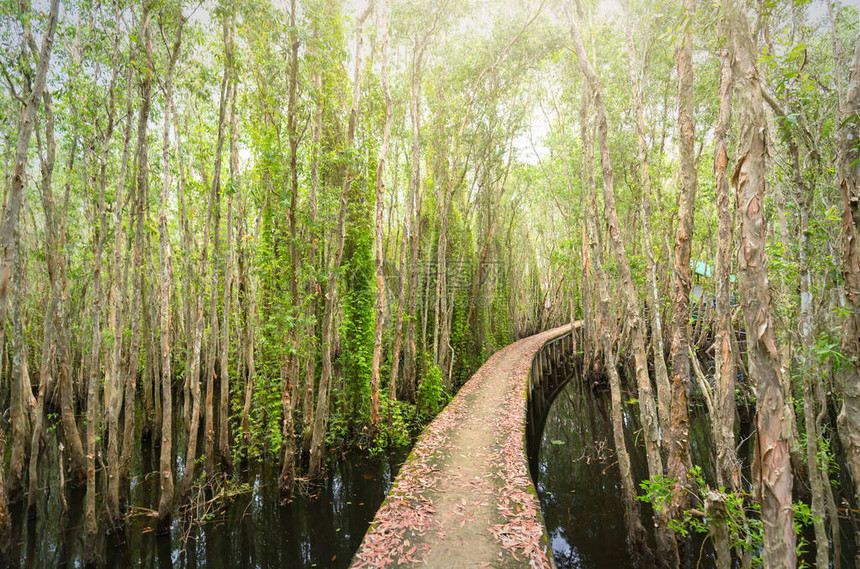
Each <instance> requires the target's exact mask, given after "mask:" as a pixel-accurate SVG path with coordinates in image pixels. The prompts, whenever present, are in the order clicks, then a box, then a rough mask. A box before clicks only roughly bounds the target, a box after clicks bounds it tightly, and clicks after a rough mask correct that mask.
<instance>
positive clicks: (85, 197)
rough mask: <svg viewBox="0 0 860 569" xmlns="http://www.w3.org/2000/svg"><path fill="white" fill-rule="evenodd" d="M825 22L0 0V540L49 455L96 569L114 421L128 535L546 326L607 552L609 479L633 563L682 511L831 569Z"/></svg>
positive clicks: (771, 0)
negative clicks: (567, 334)
mask: <svg viewBox="0 0 860 569" xmlns="http://www.w3.org/2000/svg"><path fill="white" fill-rule="evenodd" d="M858 32H860V27H858V11H857V8H856V6H845V5H842V4H840V3H839V2H838V1H837V0H767V1H764V0H762V1H756V2H746V1H744V0H721V1H717V0H684V1H683V2H679V1H671V0H657V1H654V2H650V1H649V2H644V1H640V0H617V1H616V0H599V1H591V0H529V1H524V2H516V3H509V2H502V1H498V0H469V1H465V2H452V1H450V0H427V1H422V2H413V1H410V0H366V1H364V0H362V1H358V2H356V3H344V2H340V1H338V0H289V1H286V0H284V1H281V2H273V1H271V0H264V1H246V0H212V1H206V2H196V3H195V2H186V1H185V0H143V1H140V2H128V1H125V0H106V1H96V2H94V1H92V0H66V1H64V2H62V3H61V2H60V1H59V0H50V1H48V0H46V1H44V2H40V3H31V2H29V1H20V2H6V3H4V4H3V5H2V6H0V44H2V49H0V72H2V88H0V133H2V138H1V139H0V159H2V162H3V212H2V225H0V245H2V256H0V419H2V420H0V536H2V537H0V552H5V551H7V550H8V548H9V547H10V543H9V540H8V535H9V532H8V531H6V530H5V528H6V527H7V524H9V520H10V517H9V507H8V505H9V502H10V501H11V502H14V501H20V500H26V504H27V508H28V509H29V510H30V511H33V512H37V511H38V508H39V501H40V500H42V499H43V498H42V495H41V494H40V492H39V487H40V484H45V481H44V479H45V477H47V476H48V473H47V472H46V469H45V466H44V464H45V463H46V462H48V459H49V457H50V461H51V462H53V463H58V464H59V465H60V475H61V480H62V482H61V484H65V485H74V486H79V487H81V488H83V489H85V495H86V499H85V501H84V512H85V522H86V524H85V525H86V543H87V545H86V556H87V561H88V562H93V563H98V561H99V555H100V554H99V547H100V545H99V544H100V536H101V535H103V534H104V532H105V531H106V530H107V531H121V530H122V528H123V524H124V515H125V513H126V512H127V511H128V508H129V507H130V506H133V504H129V500H128V494H129V484H130V480H131V478H132V477H133V476H134V475H135V474H137V473H135V472H134V468H135V466H134V465H133V462H134V461H133V455H134V453H135V452H136V449H137V448H139V447H140V445H141V444H143V445H149V446H151V447H152V448H153V449H155V452H156V453H157V455H158V456H159V461H158V463H159V466H158V475H157V476H158V481H159V485H160V494H159V495H160V500H159V504H158V510H157V529H158V530H159V531H164V530H166V529H167V528H168V527H169V526H170V524H171V521H172V520H173V519H174V518H176V517H177V516H178V514H179V513H180V512H183V511H186V507H187V506H188V504H189V501H190V500H191V499H192V496H193V495H195V494H196V492H195V491H196V490H199V489H206V488H210V489H215V488H221V487H222V486H221V482H219V481H223V480H229V479H234V478H241V476H242V472H243V469H244V466H245V465H247V464H249V463H254V462H267V463H271V464H275V465H277V467H278V470H279V472H280V478H279V479H278V481H277V484H278V485H279V487H280V489H281V495H282V496H283V498H284V499H288V498H289V496H290V493H291V491H292V490H293V489H294V487H295V484H296V481H297V480H299V479H302V480H304V479H311V480H313V479H319V478H321V477H323V476H325V460H324V459H325V456H326V449H327V448H333V447H339V448H345V447H359V448H362V449H366V450H368V451H379V450H383V449H385V448H388V447H392V446H397V445H403V444H408V442H409V440H410V437H411V436H413V435H414V434H416V433H417V432H418V431H420V428H421V426H422V425H423V424H424V423H425V422H426V421H427V420H429V419H430V418H432V417H433V416H434V414H435V413H436V412H437V411H438V410H439V408H440V407H441V405H443V404H444V403H445V401H447V398H448V397H450V396H451V395H452V394H454V393H455V392H456V390H457V389H458V388H459V387H460V386H461V385H462V384H463V383H464V382H465V381H466V380H467V379H468V378H469V377H470V376H471V375H472V373H474V371H475V370H477V369H478V367H479V366H480V364H481V363H482V362H483V361H484V360H485V359H486V358H487V357H488V356H489V355H490V354H492V353H493V352H494V351H495V350H497V349H499V348H501V347H503V346H505V345H507V344H508V343H510V342H511V341H513V340H515V339H516V338H519V337H522V336H525V335H528V334H531V333H534V332H537V331H540V330H543V329H546V328H548V327H549V326H551V325H556V324H560V323H563V322H567V321H571V320H579V319H584V338H585V342H584V354H583V356H584V361H585V367H586V373H587V375H588V377H590V378H593V379H594V380H595V381H596V382H597V383H599V384H603V383H607V384H608V386H609V388H610V392H611V403H610V407H611V409H610V410H611V414H612V417H613V420H614V422H615V429H616V433H615V437H614V440H615V443H616V452H617V454H618V459H619V467H620V470H621V474H622V482H623V483H622V490H623V496H622V499H624V500H625V503H626V504H627V507H626V510H625V511H626V515H627V520H628V527H629V530H630V538H631V543H638V544H640V545H641V547H642V548H643V549H647V544H646V542H647V541H648V540H647V539H646V537H645V535H644V529H643V524H642V521H641V519H640V516H641V512H640V510H641V509H642V506H641V502H642V500H643V499H644V500H646V501H650V502H651V506H652V507H653V509H654V511H655V516H654V523H655V526H656V533H655V536H656V540H655V543H656V550H655V551H654V553H653V557H654V558H655V559H657V560H658V561H659V563H660V564H661V565H663V566H667V567H677V566H679V563H681V559H683V548H684V542H683V541H680V548H681V550H680V551H679V540H678V539H677V537H678V535H679V534H681V533H684V532H686V531H688V530H689V529H690V528H691V527H692V528H693V529H695V528H697V527H698V528H699V529H702V528H704V531H707V532H709V534H710V537H711V540H712V542H713V545H714V549H715V551H716V556H717V562H718V566H719V567H721V568H722V567H730V566H731V564H732V562H733V561H732V560H733V559H735V560H738V561H739V562H740V563H741V564H742V565H743V566H751V565H752V564H753V563H755V562H756V560H757V559H758V558H761V559H762V561H763V564H764V566H766V567H795V566H796V565H797V555H796V548H797V544H798V542H797V534H796V531H795V524H796V522H797V520H801V521H807V520H808V521H810V523H811V524H812V527H813V530H814V543H812V544H811V545H809V546H808V547H811V548H813V549H814V551H815V560H816V563H817V565H818V566H819V567H828V566H830V564H833V565H834V566H839V564H840V555H841V553H840V551H841V547H842V546H841V539H842V538H841V536H840V532H839V517H840V512H839V508H842V507H847V508H849V510H850V509H852V508H853V509H855V511H856V509H857V508H860V241H858V239H860V186H858V184H859V183H860V143H858V141H860V34H858ZM616 291H617V292H616ZM613 292H615V294H613ZM622 367H627V368H628V369H629V370H630V372H629V373H627V374H619V370H620V369H621V368H622ZM623 393H633V394H634V396H633V401H634V402H635V404H636V407H637V412H638V415H639V418H640V420H641V425H642V432H641V436H640V437H639V438H637V441H638V444H641V445H643V447H644V449H645V453H646V456H647V459H648V473H647V474H648V477H649V479H648V480H647V481H646V483H645V484H643V485H636V484H635V483H634V480H633V475H632V473H631V470H630V464H629V458H626V455H627V452H628V450H627V449H626V448H625V442H624V441H625V438H624V436H623V428H624V425H623V424H622V420H621V405H623V404H625V403H624V402H623V399H624V398H625V397H627V396H626V395H623ZM700 408H704V412H705V413H707V415H708V417H709V424H710V426H711V427H712V429H711V436H712V439H713V443H714V444H713V456H714V465H715V466H714V469H713V472H704V473H703V472H702V470H701V469H700V468H699V467H698V465H694V464H692V463H691V458H690V449H689V444H690V443H689V440H690V435H689V432H688V431H689V428H690V427H689V424H690V414H691V413H698V412H700ZM739 422H747V423H750V422H751V423H752V424H753V428H754V431H755V437H754V444H753V445H752V451H750V452H746V451H742V450H741V446H740V443H741V442H742V441H741V440H740V437H739V435H738V432H737V425H738V423H739ZM840 465H841V466H842V468H841V469H840ZM835 485H841V488H842V494H843V495H844V496H847V497H848V498H847V500H848V504H847V505H845V504H837V502H836V500H835V498H834V486H835ZM225 499H226V498H225ZM798 523H799V522H798Z"/></svg>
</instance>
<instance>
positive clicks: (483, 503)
mask: <svg viewBox="0 0 860 569" xmlns="http://www.w3.org/2000/svg"><path fill="white" fill-rule="evenodd" d="M569 329H570V326H569V325H568V326H562V327H560V328H556V329H553V330H549V331H547V332H543V333H541V334H537V335H535V336H530V337H528V338H525V339H523V340H520V341H518V342H515V343H513V344H511V345H510V346H507V347H506V348H503V349H502V350H499V351H498V352H496V353H495V354H493V355H492V356H491V357H490V359H489V360H487V362H486V363H485V364H484V365H483V366H482V367H481V369H479V370H478V372H477V373H475V375H474V376H472V378H471V379H470V380H469V381H468V382H467V383H466V385H464V386H463V388H462V389H460V392H459V393H458V394H457V396H456V397H455V398H454V399H453V400H452V401H451V402H450V403H449V404H448V406H447V407H445V409H444V410H443V411H442V412H441V413H440V414H439V416H438V417H436V419H435V420H434V421H433V422H432V423H431V424H430V425H429V426H428V427H427V429H425V431H424V433H423V434H422V435H421V437H420V439H419V440H418V442H417V443H416V444H415V448H414V449H413V450H412V453H411V454H410V455H409V458H408V459H407V461H406V463H405V464H404V465H403V468H402V469H401V470H400V474H399V475H398V476H397V479H396V480H395V482H394V485H393V486H392V488H391V491H390V492H389V494H388V497H387V498H386V500H385V502H384V503H383V504H382V507H381V508H380V509H379V511H378V512H377V514H376V517H375V518H374V521H373V523H372V524H371V526H370V529H369V530H368V532H367V535H365V536H364V541H363V542H362V544H361V547H360V548H359V550H358V553H356V555H355V557H354V558H353V561H352V567H353V568H355V569H358V568H377V567H399V566H412V565H419V566H421V567H438V568H446V569H448V568H458V567H469V568H476V567H497V568H506V567H532V568H544V567H545V568H549V567H551V562H550V560H549V551H548V547H549V546H548V544H547V540H546V539H545V536H544V525H543V521H542V520H543V518H542V516H541V509H540V502H539V501H538V499H537V496H536V494H535V490H534V486H533V484H532V481H531V478H530V476H529V473H528V460H527V458H526V450H525V439H524V433H525V426H526V404H527V402H526V399H527V390H528V376H529V370H530V369H531V363H532V358H533V357H534V354H535V353H536V352H537V351H538V350H539V349H540V347H541V346H543V345H544V343H546V342H547V341H549V340H551V339H552V338H555V337H557V336H559V335H561V334H563V333H565V332H566V331H568V330H569Z"/></svg>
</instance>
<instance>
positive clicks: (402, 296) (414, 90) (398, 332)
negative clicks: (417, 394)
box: [389, 40, 426, 400]
mask: <svg viewBox="0 0 860 569" xmlns="http://www.w3.org/2000/svg"><path fill="white" fill-rule="evenodd" d="M425 42H426V40H425ZM425 46H426V43H420V44H419V42H418V41H416V42H415V50H414V52H413V57H412V84H411V88H410V91H409V116H410V119H411V121H412V157H411V161H412V171H411V173H410V175H409V192H408V195H407V198H406V208H405V209H406V211H405V215H404V217H403V241H402V243H401V247H400V292H399V294H398V297H397V298H398V300H397V316H396V318H395V322H394V345H393V346H392V349H391V376H390V378H389V388H390V393H389V397H390V398H391V399H392V400H394V399H396V398H397V381H398V379H399V375H400V373H399V372H400V353H401V350H402V343H403V327H404V318H405V312H406V308H407V307H408V306H410V302H409V299H411V298H412V297H413V294H414V293H413V292H412V289H413V288H414V286H413V284H414V281H413V279H412V277H413V271H412V270H407V266H411V259H412V255H411V254H410V251H411V250H412V249H414V247H413V241H414V236H413V235H412V232H413V225H414V224H413V219H414V218H415V216H416V215H417V212H416V211H415V200H416V197H417V195H418V186H419V184H420V183H421V63H422V61H423V58H424V48H425ZM408 260H409V261H408ZM405 326H406V327H407V329H408V328H409V327H410V326H414V323H413V320H412V319H411V318H410V319H409V321H408V322H405ZM404 375H405V374H404Z"/></svg>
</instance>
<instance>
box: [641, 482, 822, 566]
mask: <svg viewBox="0 0 860 569" xmlns="http://www.w3.org/2000/svg"><path fill="white" fill-rule="evenodd" d="M690 476H691V478H692V480H693V487H692V488H690V490H691V491H692V493H693V495H694V496H695V499H696V501H697V502H698V504H697V506H696V507H695V508H690V509H688V510H684V511H683V512H681V515H680V517H677V518H674V519H672V520H671V521H670V522H669V529H671V530H672V531H674V532H675V533H677V534H678V535H681V536H683V537H688V536H689V535H690V534H691V533H698V534H704V535H707V534H709V533H710V532H711V530H712V527H713V525H714V523H717V522H716V520H715V519H714V518H712V517H711V516H710V515H709V514H708V513H707V512H708V508H707V507H706V506H705V502H706V501H707V500H713V501H719V502H720V503H721V504H722V506H723V509H724V512H725V518H724V519H723V520H722V521H723V522H724V523H725V524H726V526H727V529H728V532H729V540H730V544H731V547H732V548H733V549H737V550H742V551H744V552H745V553H747V554H749V555H751V556H752V563H753V566H754V567H761V566H762V558H761V548H762V544H763V539H764V526H763V525H762V522H761V505H760V504H758V503H757V502H755V501H753V500H752V499H751V496H750V495H749V494H747V493H745V492H729V491H727V490H726V489H724V488H723V489H721V490H719V491H717V490H712V489H711V488H710V487H709V486H708V484H707V482H706V481H705V478H704V474H703V472H702V468H701V467H699V466H695V467H693V469H692V470H691V471H690ZM675 486H676V481H675V480H674V479H672V478H669V477H666V476H657V477H654V478H652V479H649V480H644V481H643V482H642V483H641V484H640V487H641V488H642V490H643V491H644V492H645V493H644V494H643V495H642V496H639V497H638V499H639V500H640V501H642V502H647V503H649V504H651V506H652V507H653V508H654V509H655V510H656V511H657V512H661V511H663V509H664V508H666V507H668V506H669V504H670V503H671V501H672V495H673V493H674V488H675ZM792 510H793V511H794V529H795V532H796V533H797V535H798V542H797V554H798V556H800V555H801V554H803V553H804V552H805V551H806V547H807V546H808V543H807V542H806V540H805V539H804V538H803V531H804V528H805V527H806V526H808V525H810V524H811V523H812V522H813V515H812V511H811V509H810V507H809V505H807V504H805V503H803V502H795V503H794V504H793V505H792Z"/></svg>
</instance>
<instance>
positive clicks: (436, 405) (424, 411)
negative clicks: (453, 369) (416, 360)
mask: <svg viewBox="0 0 860 569" xmlns="http://www.w3.org/2000/svg"><path fill="white" fill-rule="evenodd" d="M444 398H445V390H444V387H443V385H442V371H441V370H440V369H439V367H438V366H436V365H433V366H430V369H428V370H427V372H426V373H425V374H424V376H423V377H422V378H421V383H419V384H418V393H417V395H416V398H415V399H416V403H415V405H416V411H417V413H418V416H419V417H420V418H421V419H424V420H427V419H430V418H432V417H434V416H435V415H436V413H438V412H439V409H440V408H441V405H442V403H443V401H444Z"/></svg>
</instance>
